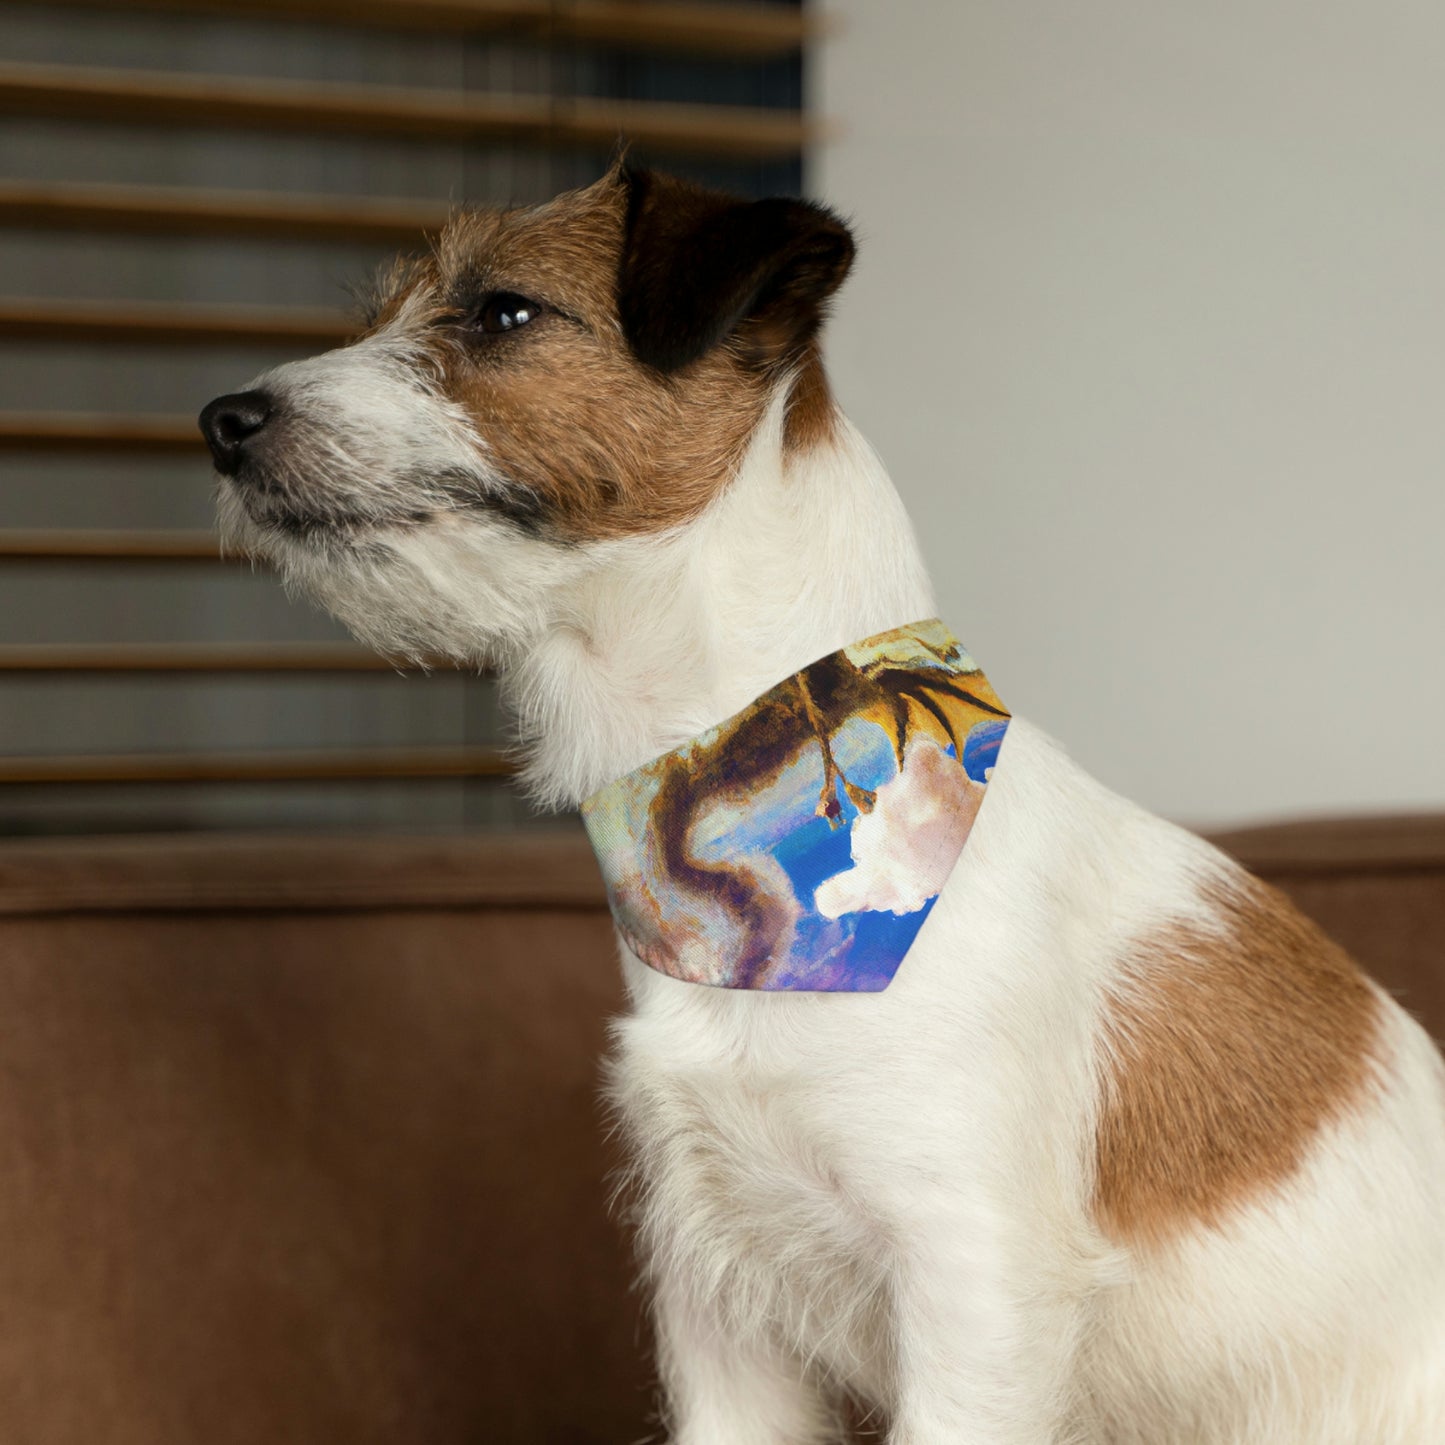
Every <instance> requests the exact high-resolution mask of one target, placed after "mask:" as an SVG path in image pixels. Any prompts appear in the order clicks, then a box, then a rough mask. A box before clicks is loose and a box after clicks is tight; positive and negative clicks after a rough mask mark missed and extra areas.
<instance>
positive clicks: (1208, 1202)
mask: <svg viewBox="0 0 1445 1445" xmlns="http://www.w3.org/2000/svg"><path fill="white" fill-rule="evenodd" d="M1211 901H1212V902H1213V903H1214V905H1215V912H1216V917H1217V918H1218V921H1219V927H1218V930H1217V931H1215V930H1211V929H1209V928H1207V927H1204V926H1201V925H1198V924H1194V923H1178V924H1175V925H1173V926H1171V927H1169V928H1166V929H1164V930H1162V931H1161V932H1160V933H1158V934H1156V935H1155V936H1154V937H1152V938H1150V939H1148V940H1146V941H1145V942H1144V943H1142V944H1141V945H1139V946H1138V947H1137V948H1136V949H1135V950H1134V954H1135V956H1134V960H1133V967H1132V969H1131V974H1132V981H1131V982H1129V983H1126V984H1124V985H1122V986H1121V987H1120V988H1119V990H1118V991H1117V993H1116V994H1115V996H1114V997H1113V999H1112V1000H1111V1003H1110V1008H1109V1013H1108V1016H1107V1018H1106V1020H1105V1037H1106V1039H1107V1044H1108V1051H1109V1052H1108V1059H1107V1063H1106V1069H1105V1074H1104V1078H1103V1092H1102V1099H1101V1114H1100V1118H1099V1123H1098V1131H1097V1138H1096V1147H1097V1156H1096V1162H1097V1178H1096V1185H1095V1200H1094V1204H1095V1212H1096V1215H1097V1217H1098V1219H1099V1221H1100V1223H1101V1224H1102V1226H1103V1227H1104V1228H1105V1229H1106V1230H1107V1232H1108V1233H1110V1234H1111V1235H1113V1236H1115V1237H1117V1238H1120V1239H1123V1240H1128V1241H1131V1242H1135V1243H1144V1244H1148V1243H1159V1242H1161V1241H1163V1240H1165V1239H1167V1238H1169V1237H1170V1236H1172V1235H1175V1234H1177V1233H1178V1232H1179V1231H1180V1230H1182V1229H1183V1228H1185V1227H1187V1226H1189V1225H1191V1224H1201V1223H1202V1224H1205V1225H1209V1226H1218V1225H1220V1224H1221V1223H1222V1222H1223V1221H1224V1220H1225V1218H1226V1216H1227V1215H1228V1213H1229V1211H1230V1210H1231V1209H1233V1208H1235V1207H1237V1206H1239V1205H1242V1204H1244V1203H1246V1202H1248V1201H1249V1200H1251V1199H1256V1198H1258V1197H1259V1196H1260V1195H1262V1194H1263V1193H1265V1192H1266V1191H1268V1190H1269V1189H1271V1188H1275V1187H1277V1186H1279V1185H1281V1184H1283V1183H1284V1182H1285V1181H1286V1180H1287V1179H1288V1178H1289V1177H1290V1176H1291V1175H1292V1174H1293V1173H1294V1172H1295V1171H1296V1170H1297V1169H1298V1168H1299V1166H1300V1164H1301V1163H1302V1161H1303V1159H1304V1157H1305V1154H1306V1152H1307V1150H1308V1148H1309V1145H1310V1143H1311V1141H1312V1140H1313V1139H1314V1138H1315V1137H1316V1136H1317V1134H1318V1132H1319V1130H1320V1129H1321V1128H1322V1127H1323V1126H1324V1125H1326V1124H1328V1123H1330V1122H1331V1121H1333V1120H1336V1119H1338V1118H1340V1117H1342V1116H1343V1115H1344V1114H1346V1113H1347V1112H1348V1111H1349V1110H1350V1109H1351V1108H1352V1107H1354V1106H1356V1105H1357V1104H1358V1103H1359V1102H1360V1101H1361V1100H1362V1098H1363V1097H1364V1096H1365V1094H1366V1092H1367V1089H1368V1085H1369V1082H1370V1080H1371V1077H1372V1072H1373V1064H1374V1052H1375V1046H1376V1042H1377V1039H1378V1034H1379V1028H1380V1004H1379V1000H1378V998H1377V996H1376V995H1375V993H1374V992H1373V991H1372V990H1371V988H1370V986H1369V984H1368V983H1367V981H1366V980H1365V978H1364V976H1363V975H1362V974H1361V973H1360V971H1359V970H1358V969H1357V968H1356V967H1355V965H1354V963H1353V962H1352V961H1351V959H1350V958H1349V957H1348V956H1347V955H1346V954H1345V953H1344V952H1343V951H1342V950H1341V949H1339V948H1338V947H1336V946H1335V945H1334V944H1333V943H1331V942H1330V941H1329V939H1327V938H1326V937H1325V936H1324V935H1323V934H1322V933H1320V931H1319V930H1318V929H1317V928H1316V927H1315V926H1314V925H1313V924H1312V923H1310V922H1309V920H1308V919H1306V918H1304V917H1303V916H1302V915H1301V914H1300V913H1298V912H1297V911H1296V910H1295V908H1294V907H1293V905H1291V904H1290V903H1289V902H1288V900H1286V899H1285V898H1284V896H1283V895H1282V894H1280V893H1278V892H1277V891H1276V890H1274V889H1272V888H1270V887H1268V886H1267V885H1266V884H1263V883H1260V882H1258V881H1257V880H1255V879H1252V878H1250V877H1248V875H1246V874H1243V873H1241V874H1240V875H1239V879H1238V883H1237V884H1236V885H1231V886H1230V887H1229V889H1228V890H1223V889H1221V890H1219V892H1218V894H1217V896H1215V897H1214V898H1213V899H1212V900H1211Z"/></svg>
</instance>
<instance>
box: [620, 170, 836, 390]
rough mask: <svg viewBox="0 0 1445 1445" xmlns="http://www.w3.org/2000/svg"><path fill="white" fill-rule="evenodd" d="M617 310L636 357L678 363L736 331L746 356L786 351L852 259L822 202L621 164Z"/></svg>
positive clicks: (767, 361)
mask: <svg viewBox="0 0 1445 1445" xmlns="http://www.w3.org/2000/svg"><path fill="white" fill-rule="evenodd" d="M620 179H621V182H622V184H623V185H625V186H626V187H627V191H628V196H627V220H626V231H625V234H624V236H623V242H622V262H621V265H620V267H619V271H618V287H617V299H618V313H619V316H620V318H621V321H622V330H623V333H624V335H625V336H626V337H627V341H628V344H629V345H630V346H631V347H632V350H633V353H634V354H635V355H636V356H637V358H638V359H639V360H640V361H643V362H645V363H646V364H647V365H648V366H651V367H653V368H655V369H656V370H658V371H661V372H672V371H677V370H679V369H680V368H681V367H684V366H686V365H687V364H688V363H689V362H692V361H696V360H697V359H698V357H700V356H703V355H705V354H706V353H707V352H709V351H711V350H712V348H713V347H714V346H717V345H718V344H719V343H720V342H722V341H724V340H726V339H727V338H728V337H731V336H736V337H737V341H738V344H739V346H740V349H741V353H742V355H743V356H744V358H745V359H746V360H748V361H749V362H750V363H752V364H754V365H759V366H773V365H777V364H778V363H785V362H787V361H789V360H791V359H793V358H794V357H796V356H797V355H799V354H800V353H801V351H802V350H803V348H804V347H805V345H806V343H807V342H808V341H809V340H810V339H811V337H812V336H813V333H814V332H816V331H817V329H818V327H819V325H820V324H821V322H822V320H823V317H824V314H825V311H826V307H827V302H828V298H829V297H830V296H831V295H832V294H833V292H834V291H836V290H837V289H838V287H839V285H841V284H842V281H843V278H844V277H845V276H846V275H847V274H848V268H849V266H851V265H852V263H853V237H852V236H851V235H850V234H849V231H848V228H847V226H845V225H844V224H843V222H842V221H840V220H839V219H838V217H837V216H835V215H834V214H833V213H832V212H831V211H828V210H826V209H824V208H823V207H822V206H815V205H811V204H809V203H808V202H806V201H794V200H788V199H785V198H783V197H775V198H774V199H771V200H766V201H740V200H738V199H736V198H735V197H733V196H727V195H723V194H721V193H720V192H717V191H708V190H704V189H703V188H702V187H701V186H695V185H692V184H691V183H689V182H687V181H681V180H678V179H677V178H676V177H673V176H666V175H661V174H658V173H656V172H653V171H645V170H633V169H628V168H626V167H624V169H623V171H622V173H621V176H620Z"/></svg>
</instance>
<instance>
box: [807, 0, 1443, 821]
mask: <svg viewBox="0 0 1445 1445" xmlns="http://www.w3.org/2000/svg"><path fill="white" fill-rule="evenodd" d="M827 8H830V9H831V10H832V11H833V13H834V14H835V15H836V16H837V18H838V20H839V22H840V25H841V27H842V28H841V33H840V34H839V35H838V37H837V38H835V39H833V40H830V41H828V42H827V43H825V45H824V46H823V47H822V53H821V56H820V58H819V60H818V62H817V64H816V67H815V70H814V76H813V80H814V94H813V96H812V101H813V103H814V104H815V105H816V107H817V108H818V109H819V110H820V111H821V112H822V113H824V114H827V115H831V116H834V117H836V118H837V119H838V121H839V122H840V123H841V124H842V126H843V127H844V132H845V133H844V138H843V139H842V140H841V141H839V142H838V143H836V144H834V145H832V146H830V147H825V148H823V149H822V150H821V153H820V155H819V157H818V160H817V163H816V165H815V166H814V168H813V170H812V172H811V174H810V189H811V190H812V192H813V193H814V194H816V195H817V196H819V197H820V198H823V199H825V200H827V201H829V202H831V203H832V204H834V205H836V206H837V207H839V208H840V209H841V210H843V211H844V212H845V213H847V214H848V215H850V216H851V217H852V219H853V220H854V222H855V225H856V228H857V230H858V232H859V235H860V239H861V242H862V252H861V257H860V262H859V265H858V268H857V270H856V271H855V273H854V276H853V279H852V280H851V281H850V282H849V284H848V287H847V288H846V289H845V291H844V292H843V294H842V296H841V297H840V301H839V305H838V308H837V311H836V314H835V320H834V321H833V322H832V324H831V327H830V332H829V347H828V350H829V356H830V359H831V365H832V371H833V377H834V382H835V386H836V388H837V390H838V392H839V395H840V397H841V399H842V401H843V404H844V406H845V408H846V409H847V410H848V411H849V412H850V414H851V415H852V416H853V417H854V419H855V420H856V421H858V422H859V423H860V425H861V426H862V427H863V429H864V431H865V432H866V433H867V434H868V435H869V436H870V437H871V438H872V440H873V442H874V444H875V445H876V446H877V447H878V448H879V450H880V451H881V452H882V454H883V456H884V458H885V459H886V460H887V462H888V463H889V465H890V468H891V470H892V472H893V476H894V478H895V480H896V481H897V483H898V485H899V487H900V489H901V490H902V492H903V494H904V497H905V498H906V499H907V501H908V502H909V504H910V505H911V507H912V509H913V513H914V517H915V520H916V522H917V524H918V527H919V530H920V533H921V534H922V537H923V541H924V546H925V549H926V550H927V552H928V555H929V557H930V559H931V562H932V565H933V569H934V573H935V577H936V579H937V581H938V584H939V592H940V600H941V607H942V611H943V615H944V616H945V618H946V619H948V620H949V621H950V622H952V624H953V626H954V628H955V630H957V631H958V632H959V634H960V636H961V637H962V638H963V639H964V641H965V643H967V644H968V646H969V647H970V648H971V649H972V650H973V651H974V653H975V655H976V656H977V657H978V659H979V661H980V662H981V663H982V664H983V666H984V667H985V669H986V670H987V671H988V672H989V673H990V675H991V677H992V679H993V681H994V683H995V685H996V686H997V687H998V689H999V691H1000V692H1001V693H1002V695H1003V697H1004V698H1005V700H1006V701H1008V702H1009V703H1010V705H1011V706H1012V707H1013V708H1014V709H1015V710H1016V711H1018V712H1020V713H1023V714H1026V715H1028V716H1029V717H1031V718H1032V719H1033V720H1034V721H1035V722H1038V723H1041V724H1042V725H1043V726H1045V727H1046V728H1048V729H1049V730H1050V731H1051V732H1053V733H1054V734H1055V735H1056V736H1058V737H1059V738H1061V739H1062V740H1063V741H1064V742H1065V743H1066V745H1067V746H1068V747H1069V748H1070V750H1071V751H1072V752H1073V753H1074V755H1075V756H1076V757H1077V758H1079V759H1080V761H1081V762H1083V763H1084V764H1085V766H1087V767H1088V768H1090V770H1091V771H1093V772H1094V773H1096V774H1097V775H1098V776H1100V777H1101V778H1103V779H1104V780H1105V781H1106V782H1108V783H1109V784H1110V785H1111V786H1114V787H1116V788H1118V789H1119V790H1120V791H1123V792H1126V793H1128V794H1130V795H1132V796H1134V797H1136V798H1138V799H1139V800H1140V801H1141V802H1144V803H1146V804H1147V805H1149V806H1150V807H1152V808H1154V809H1156V810H1158V811H1160V812H1163V813H1165V814H1167V815H1170V816H1173V817H1176V818H1180V819H1183V820H1185V821H1190V822H1195V823H1209V822H1224V821H1235V820H1246V819H1254V818H1268V817H1276V816H1281V815H1292V814H1303V813H1318V812H1324V811H1335V810H1375V811H1380V810H1390V809H1415V808H1429V807H1437V808H1438V807H1442V806H1445V667H1442V651H1445V6H1441V5H1439V4H1438V3H1372V0H1348V3H1329V0H1325V3H1320V0H1310V3H1305V0H1223V3H1221V0H1212V3H1209V4H1205V5H1200V4H1198V3H1189V4H1185V3H1180V0H1147V3H1146V0H1138V3H1133V4H1131V3H1128V0H1090V3H1087V4H1080V3H1078V0H987V3H985V0H968V3H943V0H831V4H830V5H829V6H828V7H827Z"/></svg>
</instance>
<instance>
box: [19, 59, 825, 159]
mask: <svg viewBox="0 0 1445 1445" xmlns="http://www.w3.org/2000/svg"><path fill="white" fill-rule="evenodd" d="M0 113H9V114H11V115H40V116H51V117H61V118H65V119H79V120H101V121H110V122H117V121H119V122H134V123H140V124H149V125H175V126H187V127H200V126H204V127H211V128H220V129H242V130H282V131H300V132H304V133H334V134H353V135H394V136H401V137H405V138H409V139H414V140H431V141H452V142H457V143H467V142H483V141H499V142H505V143H509V144H523V143H524V144H529V145H542V146H552V147H578V146H580V147H585V148H588V149H592V150H610V149H611V148H612V147H614V146H615V145H616V144H617V141H618V140H619V138H624V137H625V138H627V139H630V140H633V141H636V142H637V143H639V144H640V145H643V146H645V147H647V148H648V149H651V150H655V151H658V152H669V153H672V154H685V155H696V156H717V157H725V158H730V159H736V160H772V159H778V158H788V157H792V156H796V155H798V154H800V153H801V152H802V150H803V149H804V148H805V146H806V145H808V144H809V143H810V142H811V141H813V140H815V139H818V138H819V135H820V132H819V131H818V128H817V127H815V126H813V125H811V124H810V123H809V122H808V121H807V120H806V119H805V118H804V117H803V116H802V115H801V114H799V113H796V112H793V111H782V110H759V109H754V108H751V107H743V106H704V105H679V104H673V103H670V102H662V101H615V100H602V99H595V98H590V97H586V96H572V97H565V98H564V97H556V96H545V95H536V96H532V95H509V96H495V95H478V94H472V93H468V92H455V91H443V90H424V89H416V88H403V87H395V86H357V85H338V84H336V83H334V82H323V81H304V82H301V81H289V80H288V81H283V80H256V79H246V80H237V79H234V78H232V77H230V76H221V75H173V74H169V73H166V72H163V71H146V70H111V69H102V68H98V67H92V66H62V65H32V64H19V63H15V64H4V65H0Z"/></svg>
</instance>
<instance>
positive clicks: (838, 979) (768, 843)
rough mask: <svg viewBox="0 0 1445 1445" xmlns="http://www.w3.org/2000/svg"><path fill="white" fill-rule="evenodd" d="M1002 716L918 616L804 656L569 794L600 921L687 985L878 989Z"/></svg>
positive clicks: (962, 813) (976, 677)
mask: <svg viewBox="0 0 1445 1445" xmlns="http://www.w3.org/2000/svg"><path fill="white" fill-rule="evenodd" d="M1007 727H1008V713H1007V712H1006V711H1005V710H1004V708H1003V705H1002V704H1001V703H1000V702H999V700H998V698H997V696H995V694H994V691H993V689H992V688H991V687H990V686H989V684H988V679H987V678H986V677H984V675H983V673H982V672H980V671H979V669H978V667H977V665H976V664H975V663H974V661H973V659H972V658H970V657H969V655H968V654H967V653H966V652H965V651H964V650H963V648H962V647H961V646H960V645H959V643H958V640H957V639H956V638H955V637H954V636H953V634H952V633H951V632H949V630H948V629H947V628H946V627H945V626H944V625H943V623H941V622H939V621H938V620H937V619H936V618H935V619H932V620H930V621H927V622H915V623H912V624H910V625H909V626H907V627H899V628H895V629H894V630H893V631H892V632H885V633H882V634H880V635H879V636H877V637H870V638H869V639H868V640H867V641H866V642H859V643H855V644H854V645H853V646H852V647H845V648H843V649H842V650H841V651H839V652H835V653H832V654H830V655H829V656H828V657H825V658H823V659H822V660H821V661H819V662H815V663H813V664H812V665H811V666H809V667H805V668H804V669H803V670H802V671H801V672H797V673H794V674H793V676H792V677H790V678H788V679H787V680H786V681H784V682H780V683H779V684H778V685H777V686H776V687H774V688H771V689H770V690H769V691H767V692H765V693H764V694H763V695H762V696H761V697H760V698H758V699H757V701H756V702H754V703H752V704H750V705H749V706H748V707H746V708H744V709H743V711H742V712H740V713H738V714H737V715H736V716H735V717H732V718H729V719H728V720H727V721H726V722H724V723H720V724H719V725H718V726H717V727H714V728H709V729H708V731H707V732H705V733H702V734H701V735H700V736H698V737H696V738H694V739H693V740H692V741H691V742H688V743H684V744H683V745H682V746H681V747H680V748H676V749H674V750H673V751H672V752H670V753H667V754H665V755H664V756H663V757H660V758H658V759H657V760H656V761H655V762H651V763H648V764H647V765H646V766H645V767H641V768H638V769H637V771H636V772H633V773H629V774H628V775H627V776H626V777H624V778H619V779H618V780H617V781H616V782H614V783H609V784H608V786H607V787H605V788H603V789H602V790H601V791H600V792H598V793H594V794H593V796H592V797H590V798H588V799H587V801H586V802H585V803H583V805H582V819H583V822H584V823H585V824H586V826H587V834H588V837H589V838H590V839H591V840H592V847H593V849H594V850H595V851H596V853H597V858H598V861H599V862H600V863H601V865H602V876H603V878H604V880H605V881H606V884H607V895H608V899H609V901H610V903H611V905H612V915H613V918H614V919H615V920H616V923H617V928H618V931H619V932H620V933H621V935H622V937H623V939H624V940H625V941H626V943H627V946H628V947H629V948H631V949H632V951H633V952H634V953H635V954H636V955H637V956H638V957H639V958H641V959H642V960H644V961H645V962H646V963H648V964H650V965H651V966H652V967H653V968H655V969H657V970H658V971H659V972H662V973H666V974H670V975H671V976H672V977H673V978H678V979H683V980H685V981H687V982H689V983H704V984H712V985H714V986H716V987H720V988H753V989H794V990H799V991H809V990H812V991H827V992H854V993H875V992H877V991H878V990H880V989H884V988H887V987H888V984H889V983H890V982H891V981H892V978H893V975H894V974H895V973H896V972H897V971H898V965H899V964H900V963H902V961H903V956H904V955H905V954H906V953H907V952H908V949H909V947H910V945H911V944H912V943H913V940H914V938H915V937H916V936H917V934H918V930H919V929H920V928H921V927H922V926H923V920H924V919H925V918H927V917H928V914H929V910H930V909H931V908H932V907H933V904H934V901H935V900H936V899H937V897H938V894H939V892H940V890H941V889H942V888H943V885H944V883H945V882H947V880H948V875H949V874H950V873H951V872H952V871H953V866H954V864H955V863H956V862H957V861H958V856H959V854H960V853H961V852H962V851H963V845H964V843H965V842H966V841H967V839H968V833H969V829H970V828H971V827H972V826H973V820H974V817H975V816H976V814H977V813H978V809H979V804H980V803H981V802H982V801H983V795H984V786H985V784H986V783H987V782H988V779H989V775H990V773H991V772H992V770H993V765H994V760H995V758H996V757H997V756H998V750H999V745H1000V744H1001V743H1002V741H1003V736H1004V730H1005V729H1006V728H1007Z"/></svg>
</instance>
